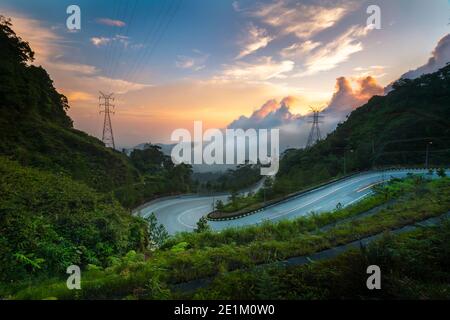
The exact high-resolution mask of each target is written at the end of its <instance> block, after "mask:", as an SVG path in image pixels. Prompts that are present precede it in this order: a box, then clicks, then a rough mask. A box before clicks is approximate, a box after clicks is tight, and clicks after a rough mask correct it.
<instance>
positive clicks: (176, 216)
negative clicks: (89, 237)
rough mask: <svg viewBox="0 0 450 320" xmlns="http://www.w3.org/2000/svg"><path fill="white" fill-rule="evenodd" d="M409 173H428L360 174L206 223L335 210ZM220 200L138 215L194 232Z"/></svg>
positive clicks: (151, 207) (184, 200) (236, 223)
mask: <svg viewBox="0 0 450 320" xmlns="http://www.w3.org/2000/svg"><path fill="white" fill-rule="evenodd" d="M408 173H415V174H426V173H427V170H414V169H412V170H398V171H372V172H367V173H362V174H359V175H356V176H352V177H350V178H347V179H344V180H340V181H337V182H334V183H331V184H328V185H326V186H323V187H320V188H317V189H314V190H312V191H309V192H307V193H304V194H302V195H299V196H296V197H293V198H290V199H287V200H285V201H283V202H281V203H278V204H275V205H273V206H270V207H267V208H265V209H263V210H262V211H260V212H258V213H256V214H253V215H250V216H247V217H242V218H239V219H236V220H230V221H210V222H208V223H209V225H210V226H211V228H212V229H213V230H216V231H220V230H223V229H225V228H230V227H243V226H249V225H254V224H259V223H262V222H264V221H266V220H270V221H279V220H284V219H293V218H297V217H300V216H304V215H307V214H308V213H310V212H324V211H331V210H333V209H335V208H336V205H337V204H338V203H340V204H341V205H342V206H348V205H351V204H353V203H355V202H357V201H359V200H361V199H363V198H364V197H367V196H368V195H370V194H371V192H372V191H371V188H372V186H374V185H376V184H378V183H381V182H383V181H386V180H388V179H390V178H392V177H395V178H402V177H405V176H406V175H407V174H408ZM447 173H448V171H447ZM258 187H260V185H258V186H257V188H258ZM219 199H220V200H222V201H224V202H226V201H227V199H228V195H218V196H214V197H213V196H196V195H195V196H194V195H190V196H179V197H171V198H166V199H161V200H159V201H155V202H152V203H150V204H148V205H147V206H143V207H141V208H140V209H139V211H138V212H137V213H138V214H139V215H141V216H144V217H145V216H148V215H150V214H151V213H152V212H154V213H155V215H156V217H157V219H158V222H159V223H161V224H163V225H164V226H165V227H166V229H167V231H168V232H169V234H175V233H177V232H181V231H193V230H194V228H195V227H196V224H197V221H198V220H199V219H200V218H201V217H202V216H204V215H206V214H207V213H209V212H211V211H212V208H213V203H214V201H217V200H219Z"/></svg>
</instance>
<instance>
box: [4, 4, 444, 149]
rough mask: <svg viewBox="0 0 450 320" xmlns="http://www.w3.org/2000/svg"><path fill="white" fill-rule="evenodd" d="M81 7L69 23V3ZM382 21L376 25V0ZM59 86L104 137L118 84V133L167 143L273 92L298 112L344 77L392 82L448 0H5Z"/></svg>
mask: <svg viewBox="0 0 450 320" xmlns="http://www.w3.org/2000/svg"><path fill="white" fill-rule="evenodd" d="M71 4H77V5H79V6H80V8H81V18H82V28H81V30H80V31H79V32H68V30H67V29H66V27H65V20H66V18H67V16H68V15H67V14H66V12H65V11H66V8H67V7H68V6H69V5H71ZM370 4H376V5H378V6H379V7H380V8H381V21H382V29H381V30H371V31H367V30H365V26H366V19H367V17H368V15H367V13H366V8H367V7H368V5H370ZM0 12H2V13H3V14H5V15H8V16H11V17H12V18H13V24H15V25H16V30H17V32H18V33H19V34H20V35H21V36H23V37H24V38H25V40H28V41H30V43H31V45H32V46H33V47H34V48H35V50H36V51H37V57H38V59H37V61H36V63H37V64H42V65H43V66H44V67H45V68H46V69H47V70H48V71H49V73H50V75H51V76H52V78H53V79H54V80H55V85H56V86H57V88H58V89H59V90H61V91H62V92H63V93H65V94H66V95H67V96H68V97H69V102H70V103H71V105H72V109H71V116H72V117H73V118H74V120H75V125H76V126H77V127H79V128H80V129H83V130H86V131H88V132H89V133H91V134H93V135H97V136H98V135H99V130H98V128H99V123H101V118H100V117H99V116H98V115H97V111H98V110H97V109H96V101H97V95H98V94H97V93H98V91H99V90H103V91H115V92H116V93H117V97H118V101H117V105H118V112H117V114H116V116H115V118H114V123H115V126H116V127H117V130H116V132H117V135H118V136H119V138H118V139H117V140H119V143H120V144H122V145H132V144H137V143H140V142H143V141H153V142H156V141H164V142H167V140H168V137H169V136H170V132H171V130H173V129H175V128H178V127H189V126H190V125H191V124H192V122H193V121H194V120H203V121H204V122H205V123H206V127H219V128H220V127H226V126H227V125H228V124H229V123H231V122H232V121H233V120H235V119H237V118H239V117H240V116H241V115H246V116H249V115H250V114H251V113H252V112H253V111H255V110H257V109H259V107H260V106H261V105H263V104H264V103H265V102H266V101H267V100H270V99H276V100H277V101H281V99H283V98H284V97H286V96H293V97H296V99H290V100H289V101H296V102H293V103H292V104H291V105H290V106H289V107H290V110H291V112H292V113H293V114H304V113H305V112H306V110H307V109H308V107H309V105H316V106H322V107H323V106H327V105H328V104H329V103H330V99H332V96H333V93H334V91H335V90H336V89H335V86H336V79H337V78H339V77H346V78H347V79H349V81H351V82H352V85H354V86H358V85H359V84H358V79H359V78H361V77H367V76H372V77H373V79H374V83H375V82H376V85H378V86H380V87H384V86H386V85H388V84H389V83H391V82H392V81H394V80H396V79H397V78H398V77H399V76H401V75H402V74H403V73H405V72H406V71H408V70H410V69H415V68H417V67H419V66H421V65H423V64H425V63H426V62H427V60H428V58H429V57H430V56H431V53H432V51H433V49H434V48H435V47H436V45H437V43H438V41H439V40H440V39H441V38H442V37H444V36H445V35H446V34H447V33H448V31H449V27H450V26H449V24H448V23H449V22H450V20H449V17H450V5H449V2H448V1H447V0H378V1H331V0H330V1H328V0H305V1H291V0H285V1H273V0H272V1H269V0H267V1H250V0H247V1H246V0H238V1H227V0H214V1H205V0H166V1H163V0H153V1H145V0H140V1H139V0H128V1H122V0H109V1H106V0H103V1H92V0H77V1H60V0H59V1H56V0H54V1H51V0H41V1H29V0H28V1H27V0H14V1H12V0H3V1H2V3H1V4H0Z"/></svg>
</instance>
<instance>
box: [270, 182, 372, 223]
mask: <svg viewBox="0 0 450 320" xmlns="http://www.w3.org/2000/svg"><path fill="white" fill-rule="evenodd" d="M371 178H373V176H370V177H365V178H362V179H359V180H355V181H351V182H349V183H346V184H344V185H342V186H341V187H339V188H336V189H333V190H331V191H330V192H328V193H326V194H324V195H323V196H320V197H318V198H316V199H314V200H312V201H310V202H308V203H306V204H303V205H301V206H298V207H295V208H293V209H291V210H288V211H286V212H282V213H281V214H278V215H276V216H273V217H271V218H269V220H273V219H276V218H279V217H282V216H285V215H287V214H289V213H291V212H294V211H296V210H298V209H302V208H304V207H306V206H309V205H310V204H313V203H314V202H317V201H318V200H320V199H323V198H325V197H327V196H329V195H330V194H332V193H335V192H336V191H338V190H341V189H343V188H345V187H347V186H349V185H352V184H355V183H358V182H360V181H364V180H368V179H371Z"/></svg>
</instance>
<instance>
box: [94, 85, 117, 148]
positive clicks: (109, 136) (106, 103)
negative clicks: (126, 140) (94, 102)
mask: <svg viewBox="0 0 450 320" xmlns="http://www.w3.org/2000/svg"><path fill="white" fill-rule="evenodd" d="M113 95H114V93H110V94H104V93H103V92H101V91H100V96H99V97H98V101H99V107H100V109H101V110H100V113H104V114H105V118H104V120H103V135H102V141H103V143H104V144H105V146H107V147H110V148H113V149H115V148H116V145H115V143H114V134H113V129H112V124H111V113H112V114H114V111H112V110H111V108H112V109H114V105H113V104H111V103H110V100H112V101H114V97H113ZM102 99H103V103H102Z"/></svg>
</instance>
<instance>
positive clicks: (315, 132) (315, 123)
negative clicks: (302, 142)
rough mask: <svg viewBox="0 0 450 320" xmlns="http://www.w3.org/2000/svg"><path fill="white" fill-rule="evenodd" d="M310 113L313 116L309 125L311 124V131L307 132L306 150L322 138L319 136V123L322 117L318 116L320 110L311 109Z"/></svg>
mask: <svg viewBox="0 0 450 320" xmlns="http://www.w3.org/2000/svg"><path fill="white" fill-rule="evenodd" d="M311 111H312V112H313V115H312V116H311V120H310V121H309V123H312V127H311V131H310V132H309V137H308V142H307V143H306V148H310V147H312V146H313V145H314V143H316V142H317V141H319V140H322V136H321V134H320V128H319V123H322V122H321V120H320V119H321V118H323V116H321V115H320V110H319V109H316V108H312V107H311Z"/></svg>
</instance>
